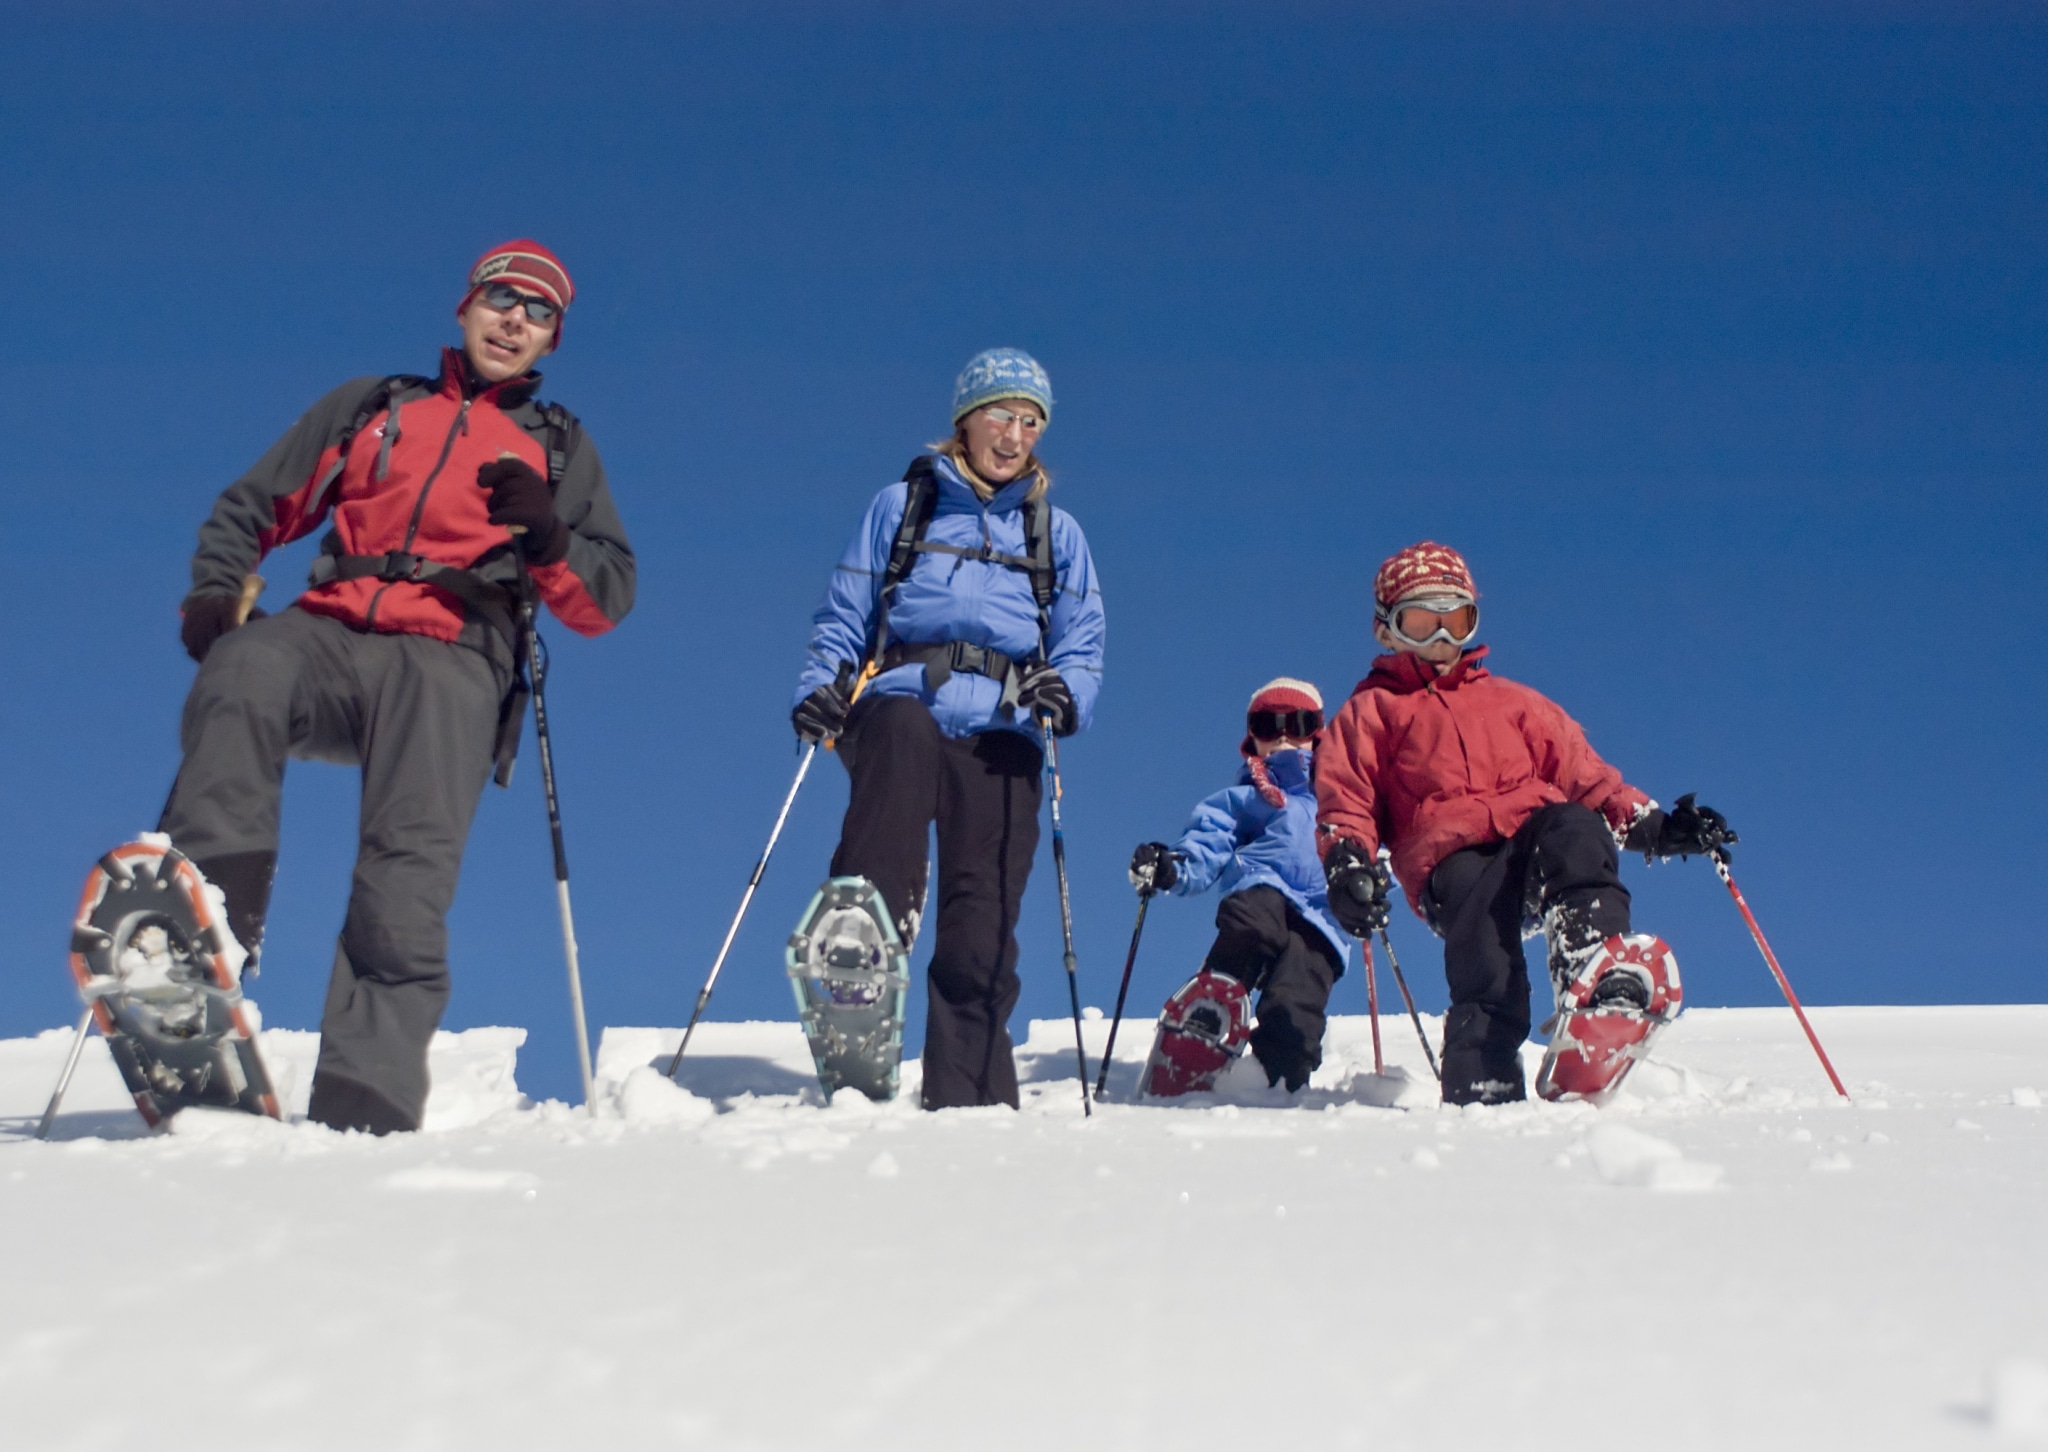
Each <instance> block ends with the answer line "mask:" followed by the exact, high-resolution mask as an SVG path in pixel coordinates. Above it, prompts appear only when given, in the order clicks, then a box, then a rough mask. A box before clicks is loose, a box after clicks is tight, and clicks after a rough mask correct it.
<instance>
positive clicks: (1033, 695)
mask: <svg viewBox="0 0 2048 1452" xmlns="http://www.w3.org/2000/svg"><path fill="white" fill-rule="evenodd" d="M1017 704H1018V705H1019V706H1021V707H1023V708H1024V714H1025V715H1027V716H1029V717H1030V718H1031V719H1032V720H1034V721H1036V720H1037V719H1038V718H1039V717H1040V716H1047V717H1050V718H1051V719H1052V734H1053V735H1055V736H1072V735H1073V734H1074V732H1075V730H1076V729H1078V728H1079V726H1080V724H1081V720H1080V712H1079V710H1078V709H1077V708H1076V707H1075V705H1074V693H1073V692H1072V691H1069V690H1068V689H1067V683H1066V682H1065V681H1063V680H1061V679H1060V673H1059V672H1058V671H1056V670H1054V669H1053V668H1052V666H1051V665H1050V664H1049V663H1047V662H1045V661H1039V662H1038V663H1037V664H1035V665H1028V666H1025V667H1024V668H1023V670H1022V672H1021V673H1020V674H1019V675H1018V677H1017Z"/></svg>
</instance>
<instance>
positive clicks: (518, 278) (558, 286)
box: [455, 237, 576, 353]
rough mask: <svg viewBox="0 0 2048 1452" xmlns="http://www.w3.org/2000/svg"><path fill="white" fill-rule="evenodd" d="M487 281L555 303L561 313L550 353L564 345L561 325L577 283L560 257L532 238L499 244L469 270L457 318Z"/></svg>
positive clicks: (556, 317) (515, 238)
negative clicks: (535, 294)
mask: <svg viewBox="0 0 2048 1452" xmlns="http://www.w3.org/2000/svg"><path fill="white" fill-rule="evenodd" d="M487 282H509V283H511V284H512V286H514V287H516V288H520V289H523V290H525V291H528V292H536V293H539V294H540V295H541V296H542V297H544V298H546V299H547V300H548V301H549V302H551V303H553V304H554V305H555V307H556V308H557V309H558V311H557V313H556V314H555V338H554V341H553V342H552V343H550V344H548V351H549V352H550V353H552V352H554V351H555V349H557V348H559V347H560V346H561V345H562V324H563V322H564V321H565V320H566V319H567V317H568V313H569V304H570V303H572V302H574V301H576V284H575V283H573V282H571V281H569V269H568V268H566V267H564V266H562V259H561V258H559V257H557V256H555V254H554V253H552V252H550V251H548V249H547V248H545V247H543V246H541V245H540V243H538V242H536V241H534V240H533V239H532V238H531V237H514V238H513V239H512V240H511V241H510V242H500V243H499V244H498V245H497V246H496V247H493V248H492V249H491V250H490V251H488V252H486V253H485V254H484V255H483V256H481V257H479V258H477V260H476V266H474V267H472V268H470V270H469V291H468V292H465V293H464V294H463V295H462V301H461V302H459V303H457V304H456V305H455V315H456V316H457V317H460V316H462V313H463V310H464V309H465V308H467V307H468V306H469V305H470V303H471V302H473V301H474V300H475V298H476V295H477V294H478V293H479V292H481V291H483V287H484V284H485V283H487Z"/></svg>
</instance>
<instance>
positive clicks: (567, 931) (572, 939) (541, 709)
mask: <svg viewBox="0 0 2048 1452" xmlns="http://www.w3.org/2000/svg"><path fill="white" fill-rule="evenodd" d="M519 568H520V583H521V585H522V586H523V587H524V588H523V589H522V590H521V592H520V593H521V596H522V598H521V600H520V605H519V624H520V628H521V629H522V630H523V631H524V632H525V634H526V674H527V677H528V678H529V679H530V680H531V681H532V682H533V734H534V739H535V741H536V742H537V743H538V745H539V748H540V786H541V794H542V795H543V796H545V797H546V798H547V804H548V837H549V839H550V841H551V842H552V843H553V845H554V849H555V906H556V907H557V908H558V909H559V910H560V912H561V917H562V956H563V957H564V958H565V959H566V960H567V961H568V965H569V1013H570V1016H571V1018H572V1019H573V1020H574V1022H575V1028H576V1068H577V1070H578V1071H579V1072H580V1073H581V1074H582V1076H583V1105H584V1108H586V1109H588V1108H589V1107H590V1095H591V1083H590V1030H589V1028H588V1027H586V1025H585V1023H584V1018H583V972H582V969H581V967H580V966H579V965H578V962H577V955H576V916H575V914H574V913H573V912H571V911H570V908H569V853H568V850H567V849H566V848H565V847H564V846H563V845H562V806H561V801H560V798H558V797H557V796H556V794H555V746H554V738H553V737H551V736H550V735H549V734H548V695H547V681H548V653H547V647H546V646H545V645H543V644H542V643H541V638H540V631H539V629H538V628H537V627H536V626H535V624H534V618H533V617H534V610H533V580H532V578H531V577H530V576H529V575H527V573H526V565H525V561H524V560H523V559H522V560H521V562H520V567H519Z"/></svg>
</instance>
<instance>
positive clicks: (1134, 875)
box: [1131, 842, 1180, 893]
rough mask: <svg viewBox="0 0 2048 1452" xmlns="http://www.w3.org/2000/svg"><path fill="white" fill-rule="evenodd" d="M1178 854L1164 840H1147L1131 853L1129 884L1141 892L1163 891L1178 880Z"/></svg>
mask: <svg viewBox="0 0 2048 1452" xmlns="http://www.w3.org/2000/svg"><path fill="white" fill-rule="evenodd" d="M1178 856H1179V854H1178V853H1176V852H1175V851H1174V850H1173V849H1172V848H1171V847H1169V846H1167V845H1166V844H1165V843H1164V842H1147V843H1145V844H1144V845H1143V846H1141V847H1139V848H1138V850H1137V851H1135V852H1133V853H1132V854H1131V886H1132V887H1135V888H1136V889H1138V891H1139V892H1141V893H1152V892H1165V891H1167V890H1168V889H1170V888H1171V887H1172V886H1173V885H1174V884H1175V883H1176V882H1179V881H1180V866H1179V863H1178V862H1177V861H1176V859H1177V858H1178Z"/></svg>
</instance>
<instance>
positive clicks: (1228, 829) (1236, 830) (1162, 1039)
mask: <svg viewBox="0 0 2048 1452" xmlns="http://www.w3.org/2000/svg"><path fill="white" fill-rule="evenodd" d="M1245 718H1246V720H1245V724H1246V728H1247V729H1246V734H1245V738H1244V744H1243V746H1242V747H1241V748H1240V750H1241V752H1242V753H1243V756H1244V758H1245V764H1244V769H1243V770H1242V771H1241V772H1240V773H1239V775H1238V779H1237V785H1236V786H1234V787H1229V788H1227V789H1226V790H1223V791H1220V792H1217V793H1216V794H1215V795H1214V796H1210V797H1205V798H1203V800H1202V802H1201V804H1200V805H1198V806H1197V807H1196V808H1195V815H1194V818H1193V820H1192V821H1190V822H1189V823H1188V826H1187V830H1186V831H1185V832H1183V833H1181V837H1180V841H1179V842H1177V843H1175V844H1174V845H1173V846H1172V847H1168V846H1167V845H1166V844H1165V843H1164V842H1147V843H1145V844H1144V845H1143V846H1141V847H1139V848H1138V850H1137V851H1136V852H1135V853H1134V854H1133V855H1132V857H1131V882H1132V884H1133V885H1134V886H1136V887H1137V889H1138V890H1139V891H1140V892H1155V891H1156V892H1166V891H1171V892H1174V893H1176V894H1180V895H1192V894H1194V893H1198V892H1206V891H1207V890H1208V889H1209V888H1210V887H1212V886H1213V887H1218V888H1220V889H1221V891H1222V895H1223V901H1222V902H1221V903H1219V904H1218V905H1217V908H1216V941H1215V943H1214V944H1213V945H1212V946H1211V947H1210V949H1209V956H1208V957H1207V958H1206V959H1204V960H1203V963H1202V968H1201V971H1200V972H1198V973H1196V974H1195V976H1194V977H1193V978H1191V979H1189V980H1188V982H1187V983H1186V984H1184V985H1183V986H1182V987H1181V988H1180V990H1179V991H1177V992H1176V993H1175V994H1174V995H1173V997H1172V998H1169V999H1168V1000H1167V1002H1166V1009H1165V1012H1164V1013H1163V1014H1162V1015H1161V1016H1160V1021H1159V1036H1158V1039H1157V1041H1156V1042H1155V1044H1154V1047H1153V1051H1152V1059H1151V1061H1150V1062H1149V1063H1148V1064H1147V1065H1146V1069H1145V1076H1144V1079H1143V1080H1142V1082H1141V1090H1142V1092H1144V1093H1146V1094H1150V1095H1152V1096H1154V1097H1158V1098H1167V1097H1171V1096H1173V1095H1177V1094H1187V1093H1191V1092H1194V1091H1197V1090H1202V1089H1207V1088H1210V1087H1211V1086H1212V1085H1213V1083H1214V1081H1215V1079H1216V1076H1217V1075H1218V1074H1220V1073H1221V1072H1222V1071H1223V1070H1224V1069H1225V1068H1227V1067H1228V1066H1229V1064H1230V1061H1231V1060H1232V1059H1234V1058H1235V1057H1236V1056H1237V1054H1238V1052H1239V1051H1240V1050H1241V1049H1242V1048H1243V1047H1244V1045H1245V1043H1246V1042H1247V1041H1249V1042H1250V1044H1251V1048H1252V1052H1253V1054H1255V1055H1257V1057H1258V1060H1259V1064H1260V1067H1262V1068H1263V1069H1265V1071H1266V1079H1267V1082H1269V1083H1273V1084H1280V1083H1285V1084H1286V1086H1287V1087H1288V1088H1289V1089H1290V1090H1293V1089H1299V1088H1301V1087H1302V1086H1303V1085H1305V1084H1306V1083H1308V1080H1309V1075H1310V1074H1312V1073H1313V1072H1315V1069H1316V1067H1317V1066H1318V1065H1319V1064H1321V1063H1322V1062H1323V1027H1324V1021H1325V1012H1326V1010H1327V1008H1328V1006H1329V1002H1330V989H1331V988H1332V986H1333V985H1335V983H1336V981H1337V979H1338V977H1339V975H1341V974H1342V973H1343V972H1344V965H1345V962H1346V961H1347V959H1348V958H1349V956H1350V945H1349V943H1348V942H1347V941H1346V939H1345V936H1344V934H1343V932H1342V931H1341V930H1339V928H1338V927H1337V924H1336V923H1335V922H1334V921H1333V920H1332V919H1331V917H1330V901H1329V896H1328V892H1327V890H1326V889H1325V886H1324V881H1323V866H1322V861H1321V858H1320V856H1319V855H1318V854H1317V852H1316V789H1315V780H1314V775H1313V765H1314V752H1315V741H1316V736H1317V734H1318V733H1319V732H1321V730H1322V729H1323V698H1322V695H1321V693H1320V692H1318V691H1317V690H1316V688H1315V687H1314V686H1312V685H1310V684H1309V683H1308V682H1306V681H1297V680H1293V679H1291V678H1289V677H1286V676H1282V677H1280V678H1279V679H1277V680H1273V681H1268V682H1267V683H1266V684H1265V685H1263V686H1261V687H1259V689H1258V691H1257V692H1256V693H1255V694H1254V695H1253V696H1252V699H1251V703H1250V705H1249V706H1248V707H1247V708H1246V712H1245ZM1255 991H1256V992H1257V993H1258V995H1259V1006H1258V1027H1257V1028H1255V1029H1254V1028H1251V1027H1250V1022H1251V994H1252V993H1253V992H1255Z"/></svg>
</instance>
